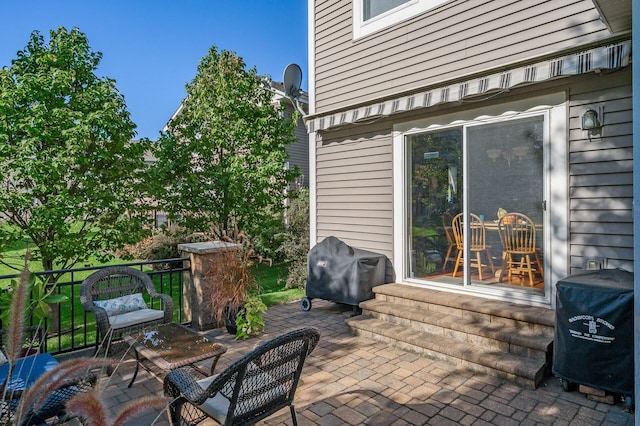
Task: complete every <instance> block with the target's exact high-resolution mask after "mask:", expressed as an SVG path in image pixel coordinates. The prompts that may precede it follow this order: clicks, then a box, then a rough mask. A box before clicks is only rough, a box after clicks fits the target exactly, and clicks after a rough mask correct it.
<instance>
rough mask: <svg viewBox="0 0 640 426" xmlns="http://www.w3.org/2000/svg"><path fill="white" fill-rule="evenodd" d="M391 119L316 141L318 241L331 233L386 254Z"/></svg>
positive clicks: (390, 201)
mask: <svg viewBox="0 0 640 426" xmlns="http://www.w3.org/2000/svg"><path fill="white" fill-rule="evenodd" d="M391 143H392V138H391V122H390V121H387V122H383V123H381V124H378V125H373V126H369V127H367V129H360V128H355V129H353V128H352V129H350V130H348V131H346V132H340V131H337V132H327V133H324V134H323V135H322V136H321V137H318V138H317V140H316V167H317V169H316V203H317V213H316V214H317V240H318V241H321V240H323V239H324V238H325V237H328V236H330V235H333V236H336V237H338V238H340V239H342V240H343V241H344V242H346V243H347V244H349V245H352V246H354V247H361V248H367V249H368V250H371V251H375V252H378V253H381V254H384V255H386V256H387V257H389V258H391V255H392V252H393V164H392V145H391Z"/></svg>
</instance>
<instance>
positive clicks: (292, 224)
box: [282, 188, 309, 288]
mask: <svg viewBox="0 0 640 426" xmlns="http://www.w3.org/2000/svg"><path fill="white" fill-rule="evenodd" d="M286 226H287V229H286V232H285V238H284V242H283V244H282V250H283V253H284V258H285V260H286V262H288V263H289V274H288V277H287V283H286V285H285V287H286V288H295V287H298V288H305V285H306V282H307V254H308V252H309V191H308V190H307V189H304V188H303V189H300V190H299V191H298V192H297V194H296V197H294V198H292V199H291V200H290V203H289V206H288V208H287V223H286Z"/></svg>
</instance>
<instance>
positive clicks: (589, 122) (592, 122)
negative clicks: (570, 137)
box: [582, 109, 602, 130]
mask: <svg viewBox="0 0 640 426" xmlns="http://www.w3.org/2000/svg"><path fill="white" fill-rule="evenodd" d="M599 127H602V125H601V124H600V121H598V113H597V112H596V111H594V110H592V109H588V110H586V111H585V113H584V114H582V130H593V129H597V128H599Z"/></svg>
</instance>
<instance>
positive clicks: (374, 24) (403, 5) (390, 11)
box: [352, 0, 449, 40]
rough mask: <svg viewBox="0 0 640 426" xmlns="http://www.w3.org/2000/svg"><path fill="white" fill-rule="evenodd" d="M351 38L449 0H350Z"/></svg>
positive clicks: (357, 37) (389, 24)
mask: <svg viewBox="0 0 640 426" xmlns="http://www.w3.org/2000/svg"><path fill="white" fill-rule="evenodd" d="M352 1H353V39H354V40H357V39H359V38H361V37H365V36H367V35H369V34H372V33H374V32H376V31H378V30H381V29H383V28H386V27H389V26H391V25H393V24H396V23H398V22H401V21H404V20H405V19H408V18H411V17H413V16H415V15H418V14H419V13H422V12H425V11H427V10H429V9H433V8H434V7H436V6H438V5H440V4H442V3H444V2H446V1H449V0H352Z"/></svg>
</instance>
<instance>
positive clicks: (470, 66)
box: [309, 0, 634, 304]
mask: <svg viewBox="0 0 640 426" xmlns="http://www.w3.org/2000/svg"><path fill="white" fill-rule="evenodd" d="M309 9H310V11H311V12H310V13H311V14H312V15H313V16H314V18H313V19H310V23H311V24H312V27H311V29H310V32H311V34H310V39H311V46H312V49H311V55H312V58H311V61H310V68H311V72H310V74H311V75H313V76H314V78H313V79H311V80H310V81H311V82H310V84H311V87H312V93H311V99H312V104H311V105H310V110H311V111H312V115H311V117H310V119H314V118H315V117H329V116H330V115H331V114H335V113H336V112H337V113H344V112H345V111H347V110H353V108H356V107H358V106H368V105H372V103H374V102H379V101H381V100H386V99H398V96H403V95H407V94H411V95H413V94H414V93H417V92H419V91H423V90H432V89H434V88H438V87H443V86H446V85H450V84H453V83H456V84H457V83H458V82H462V81H466V80H468V79H471V78H478V77H484V76H486V75H488V74H495V73H500V72H501V71H505V70H510V69H513V68H514V67H525V66H526V65H529V64H534V63H536V62H540V61H543V60H549V59H552V58H553V59H555V58H558V57H562V56H565V55H568V54H574V53H578V52H584V51H585V50H588V49H592V48H598V47H601V46H607V45H610V44H611V43H616V42H619V41H623V40H629V39H630V38H631V35H630V34H629V33H623V34H611V32H610V31H609V30H608V29H607V26H606V25H605V24H604V23H603V22H602V21H601V20H600V17H599V13H598V11H597V10H596V8H595V7H594V3H593V2H592V1H591V0H574V1H569V0H553V1H541V0H521V1H500V2H495V1H493V2H492V1H481V0H458V1H452V2H447V3H444V4H443V5H442V6H440V7H437V8H435V9H433V10H432V11H428V12H426V13H423V14H421V15H419V16H416V17H413V18H411V19H408V20H406V21H404V22H401V23H399V24H396V25H393V26H390V27H388V28H385V29H383V30H381V31H379V32H377V33H374V34H371V35H369V36H366V37H363V38H360V39H357V40H354V39H353V35H352V26H353V22H352V12H351V9H352V0H326V1H322V0H317V1H310V4H309ZM545 93H546V94H557V93H561V94H564V96H563V98H562V99H566V102H563V103H562V105H563V108H564V109H563V111H564V112H562V113H561V114H560V119H559V121H560V122H562V125H561V127H562V129H561V131H560V134H561V135H565V133H566V136H563V137H560V138H555V139H554V145H553V150H552V152H554V153H555V152H557V150H561V151H562V153H563V158H564V157H565V156H566V161H564V160H563V161H561V163H562V173H561V175H559V174H558V173H557V172H556V171H555V170H554V171H549V170H547V173H548V176H549V177H550V178H552V179H554V180H553V181H550V182H548V183H547V184H548V185H552V186H555V187H557V186H558V185H561V186H562V191H558V192H556V193H555V194H556V195H557V194H562V196H561V197H560V198H561V199H562V202H561V203H559V202H558V201H559V200H557V199H556V200H553V199H550V200H548V202H549V204H550V205H553V206H561V207H560V208H559V209H558V210H556V214H554V218H562V223H561V225H560V226H561V227H563V230H562V232H560V231H558V232H556V231H555V230H553V231H551V232H550V234H551V235H550V238H551V240H552V241H551V242H550V243H549V244H550V245H553V246H555V247H558V246H559V245H562V249H561V250H559V251H555V250H554V251H553V252H549V253H548V254H549V255H551V254H553V255H555V257H556V258H557V259H561V260H560V262H562V265H563V267H562V268H560V269H561V270H562V273H565V274H566V273H576V272H578V271H580V270H582V269H583V268H584V267H585V262H586V261H587V260H591V259H595V260H598V261H600V262H602V266H603V267H607V268H616V267H620V268H624V269H627V270H633V259H634V247H633V238H634V237H633V235H634V234H633V213H632V204H633V195H632V193H633V134H632V133H633V132H632V125H633V120H632V87H631V69H630V67H625V68H622V69H616V70H613V71H612V70H604V71H602V72H600V71H598V70H596V72H594V70H593V69H591V71H589V72H587V73H584V74H579V73H578V74H577V75H571V76H567V75H565V76H563V77H562V78H549V79H547V80H545V81H542V82H536V83H533V84H529V85H526V84H524V85H521V86H515V87H510V88H509V90H508V91H500V92H492V93H490V94H487V95H482V96H478V98H477V99H476V98H474V99H468V102H466V101H467V100H466V99H465V100H461V101H457V102H449V103H440V104H437V105H435V106H430V107H428V108H414V109H411V110H405V112H394V113H393V114H390V115H387V116H385V115H379V116H374V117H373V118H372V119H369V118H367V119H366V120H365V119H361V120H358V121H355V120H354V122H353V123H351V122H345V123H342V122H340V124H335V123H333V124H330V125H329V126H328V128H326V127H321V128H318V129H321V130H318V131H317V132H314V133H312V136H313V138H314V139H313V142H312V145H311V146H312V147H314V148H315V149H314V150H313V151H312V156H311V158H312V161H313V164H312V172H313V173H314V174H313V176H312V179H313V180H312V183H311V187H312V188H311V194H312V201H311V204H312V218H311V223H312V232H311V235H312V238H313V240H312V241H311V244H312V245H313V244H315V243H317V242H319V241H321V240H323V239H324V238H325V237H327V236H330V235H333V236H336V237H338V238H340V239H342V240H344V241H345V242H346V243H347V244H350V245H353V246H355V247H360V248H363V249H367V250H372V251H377V252H380V253H383V254H385V255H386V256H387V257H388V258H389V259H391V260H392V261H394V262H395V263H396V265H395V268H398V262H399V261H400V260H401V259H402V256H403V253H402V252H403V251H404V250H406V249H405V248H404V246H403V244H399V242H398V241H399V240H398V235H400V234H402V233H405V230H404V229H402V227H403V226H404V225H403V219H399V216H402V217H405V219H406V212H403V211H402V208H400V209H398V205H399V204H403V203H404V202H405V201H404V198H403V197H404V195H403V194H404V193H405V192H406V191H407V189H406V188H404V185H405V183H404V176H403V175H402V172H401V171H400V169H399V168H398V164H401V162H402V161H404V160H402V159H398V158H394V153H395V150H394V147H395V145H394V140H395V143H396V144H397V143H398V135H397V134H394V128H396V129H398V128H402V127H403V126H402V123H408V122H413V121H416V122H419V121H420V120H424V119H425V118H429V119H430V118H432V117H439V116H444V115H451V114H453V115H454V116H455V114H460V115H461V116H462V115H465V114H464V112H465V111H470V110H472V109H474V108H475V109H482V108H484V107H494V106H500V105H502V104H507V103H509V102H511V101H516V100H525V101H526V100H527V99H534V98H536V97H538V96H541V95H543V94H545ZM525 103H526V102H525ZM589 108H594V109H597V110H598V111H599V113H600V114H601V115H602V116H601V120H602V121H603V123H604V126H603V127H602V128H601V129H600V130H599V131H595V132H589V131H584V130H582V129H581V117H582V115H583V113H584V112H585V111H586V110H587V109H589ZM565 112H566V117H565ZM338 115H340V114H338ZM554 120H558V118H557V117H555V118H554ZM327 121H329V120H327ZM557 123H558V121H556V124H557ZM398 125H400V127H398ZM553 125H555V124H553V123H552V126H553ZM394 126H395V127H394ZM396 133H397V132H396ZM558 141H560V143H558ZM398 161H400V163H399V162H398ZM552 208H553V207H552ZM555 208H556V209H557V207H555ZM558 212H559V213H558ZM394 215H395V216H394ZM554 220H555V219H554ZM552 222H553V221H552ZM550 225H551V226H553V227H555V226H556V225H557V222H553V223H550ZM545 226H546V225H545ZM549 229H551V228H549ZM557 253H560V254H561V255H560V256H557ZM406 261H407V260H404V262H406ZM400 268H402V267H400ZM545 275H546V274H545ZM563 276H564V275H563ZM557 278H558V277H555V278H554V280H557ZM402 280H403V277H401V276H399V277H396V281H398V282H402ZM550 281H551V280H550ZM548 284H551V286H553V285H554V284H555V282H549V283H548ZM552 296H553V294H549V293H547V297H548V298H547V303H550V304H552V303H553V302H552V300H553V298H552Z"/></svg>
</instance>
